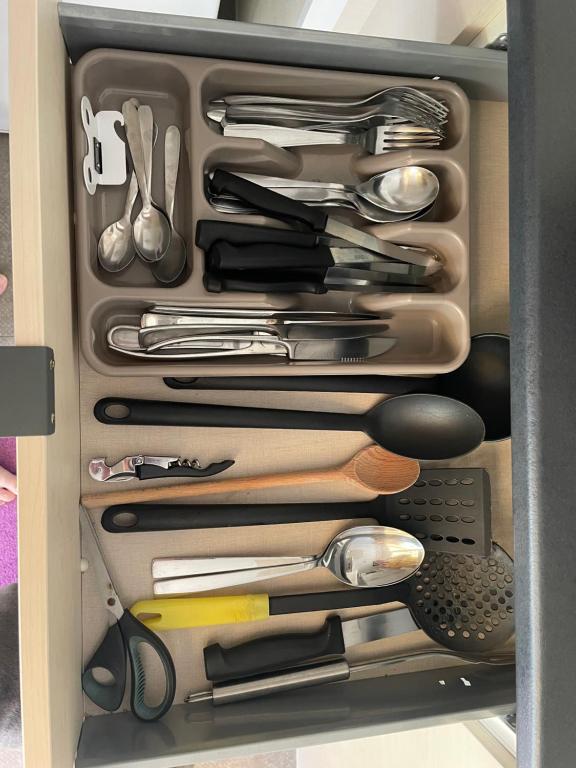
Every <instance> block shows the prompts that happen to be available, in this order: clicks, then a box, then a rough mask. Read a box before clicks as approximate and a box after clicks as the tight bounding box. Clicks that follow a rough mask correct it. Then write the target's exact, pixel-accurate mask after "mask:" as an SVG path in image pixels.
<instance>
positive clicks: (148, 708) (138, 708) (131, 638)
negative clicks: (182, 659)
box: [118, 611, 176, 722]
mask: <svg viewBox="0 0 576 768" xmlns="http://www.w3.org/2000/svg"><path fill="white" fill-rule="evenodd" d="M118 624H119V626H120V630H121V632H122V635H123V636H124V642H125V644H126V650H127V651H128V658H129V659H130V669H131V671H132V692H131V695H130V706H131V709H132V712H133V713H134V714H135V715H136V717H137V718H138V719H139V720H144V721H145V722H152V721H154V720H159V719H160V718H161V717H162V716H163V715H165V714H166V712H168V710H169V709H170V707H171V706H172V702H173V701H174V694H175V693H176V670H175V668H174V662H173V661H172V656H170V652H169V650H168V648H166V646H165V645H164V643H163V642H162V640H160V638H159V637H158V635H155V634H154V632H151V631H150V630H149V629H148V627H145V626H144V624H142V623H141V622H140V621H138V619H136V618H134V616H132V614H131V613H130V611H124V614H123V615H122V617H121V618H120V620H119V621H118ZM143 645H146V646H148V648H150V649H152V651H153V652H154V653H155V654H156V657H157V658H158V659H159V660H160V663H161V664H162V668H163V670H164V695H163V697H162V700H161V701H160V702H159V703H158V704H156V705H153V704H148V703H147V702H146V673H145V671H144V666H143V664H142V659H141V657H140V650H141V646H143Z"/></svg>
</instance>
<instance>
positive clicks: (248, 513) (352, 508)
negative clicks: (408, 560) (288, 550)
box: [101, 496, 397, 533]
mask: <svg viewBox="0 0 576 768" xmlns="http://www.w3.org/2000/svg"><path fill="white" fill-rule="evenodd" d="M353 518H370V519H374V520H376V521H377V522H378V523H380V524H381V525H385V524H389V525H391V524H392V523H393V522H397V520H396V518H394V517H393V516H392V515H390V514H388V513H387V512H386V496H379V497H377V498H376V499H374V500H373V501H356V502H348V501H346V502H340V503H332V504H312V503H311V504H244V505H240V504H201V505H200V504H198V505H189V504H117V505H115V506H113V507H108V509H105V510H104V512H103V513H102V517H101V523H102V527H103V528H104V529H105V530H106V531H108V532H109V533H140V532H143V531H184V530H196V529H199V528H228V527H240V526H247V525H283V524H286V523H311V522H322V521H328V520H349V519H353Z"/></svg>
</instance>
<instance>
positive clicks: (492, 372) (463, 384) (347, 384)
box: [164, 333, 510, 440]
mask: <svg viewBox="0 0 576 768" xmlns="http://www.w3.org/2000/svg"><path fill="white" fill-rule="evenodd" d="M164 381H165V383H166V384H167V385H168V386H169V387H171V388H172V389H193V390H204V389H211V390H268V391H286V392H357V393H366V392H368V393H372V392H373V393H379V394H387V395H404V394H408V393H411V392H420V393H424V392H434V393H437V394H439V395H445V396H446V397H453V398H454V399H455V400H460V401H461V402H463V403H466V404H467V405H469V406H470V407H471V408H473V409H474V410H475V411H476V412H477V413H479V414H480V416H481V417H482V420H483V421H484V425H485V427H486V435H485V437H484V439H485V440H502V439H504V438H507V437H510V339H509V338H508V336H505V335H503V334H500V333H483V334H480V335H478V336H473V337H472V341H471V346H470V353H469V355H468V357H467V359H466V361H465V362H464V363H463V364H462V365H461V366H460V368H458V369H457V370H455V371H452V373H446V374H443V375H440V376H434V377H431V378H427V379H423V378H418V377H408V376H406V377H404V376H370V375H367V376H235V377H229V376H222V377H206V378H196V379H189V378H167V379H164Z"/></svg>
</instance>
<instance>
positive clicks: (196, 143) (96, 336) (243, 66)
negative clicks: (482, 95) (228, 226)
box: [74, 50, 470, 376]
mask: <svg viewBox="0 0 576 768" xmlns="http://www.w3.org/2000/svg"><path fill="white" fill-rule="evenodd" d="M150 73H153V74H152V75H150ZM149 75H150V76H149ZM246 83H249V84H250V85H249V90H250V91H251V92H256V93H280V94H298V95H302V96H323V97H326V96H327V95H333V96H334V97H360V96H363V95H367V94H370V93H374V92H376V91H378V90H381V89H383V88H385V87H388V86H391V85H412V86H414V87H419V88H424V89H426V90H429V91H432V92H434V93H436V94H438V95H439V96H440V97H441V98H443V99H444V100H445V101H446V102H448V103H449V105H450V108H451V113H450V120H449V124H448V126H449V130H448V138H447V140H446V142H445V143H444V144H443V148H442V149H438V150H408V151H399V152H390V153H387V154H384V155H379V156H369V155H363V154H359V153H358V151H357V150H355V148H353V147H306V148H301V149H299V150H297V151H291V150H287V149H282V148H278V147H274V146H272V145H270V144H267V143H266V142H263V141H260V140H254V139H237V138H228V137H225V136H223V135H222V134H221V133H219V132H216V131H215V130H214V129H213V127H211V126H210V125H209V122H208V121H207V120H206V119H205V116H204V113H205V108H206V105H207V103H208V101H209V100H210V99H212V98H215V97H217V96H221V95H223V94H224V93H240V92H246V88H247V86H246ZM84 93H86V94H87V95H88V96H89V97H90V99H91V101H92V104H93V107H94V109H98V108H116V109H117V108H119V107H120V105H121V103H122V101H123V100H124V99H125V98H127V97H129V96H131V95H135V96H136V97H137V98H139V99H140V100H141V102H142V103H149V104H150V105H151V106H152V109H153V111H154V114H155V116H156V119H157V121H158V124H159V128H160V131H161V133H160V136H161V137H162V150H161V151H160V148H159V147H157V149H156V155H155V167H156V168H157V169H158V170H157V172H156V173H155V178H154V193H155V196H156V198H157V199H158V200H162V199H163V198H162V185H163V178H162V165H163V163H162V154H163V130H164V129H165V128H166V127H167V125H168V124H170V122H175V123H176V124H178V125H179V126H180V127H181V130H182V136H183V147H187V150H188V152H187V153H186V151H185V150H184V149H183V150H182V155H181V168H180V175H179V182H178V188H177V217H176V226H177V228H178V231H180V232H181V233H182V235H183V236H184V237H185V239H186V241H187V246H188V259H189V265H188V271H187V272H186V273H185V274H184V275H183V277H182V280H181V281H180V282H179V284H177V285H174V286H169V287H163V286H159V285H157V284H155V281H154V279H153V276H152V273H151V272H150V270H149V269H148V267H147V266H146V265H145V264H142V263H137V262H136V263H134V264H133V266H131V267H130V268H129V269H128V270H126V272H122V273H120V274H116V275H110V274H107V273H104V272H103V270H101V269H100V268H99V267H98V265H97V263H96V244H97V238H98V237H99V234H100V232H101V230H102V229H103V226H104V223H106V224H107V223H109V221H112V220H114V219H115V218H117V217H118V215H119V211H120V210H121V207H122V205H123V199H124V189H123V188H113V187H107V188H99V189H98V190H97V194H96V195H95V199H94V200H89V199H87V198H89V196H88V194H87V193H86V190H85V189H84V187H83V185H81V184H77V187H76V200H77V214H78V222H79V226H78V253H77V258H78V278H79V295H80V309H81V313H80V314H81V320H80V324H81V329H80V332H81V338H82V349H83V352H84V355H85V357H86V359H87V360H88V361H89V363H90V365H91V366H92V367H94V368H95V369H96V370H98V371H99V372H100V373H103V374H105V375H115V376H122V375H136V376H146V375H149V376H158V375H179V376H186V375H189V376H194V375H210V374H213V375H217V374H218V372H225V373H226V374H227V375H247V374H250V373H253V374H255V375H258V374H266V373H271V374H273V373H276V372H277V373H278V374H281V373H285V372H287V371H289V372H290V373H294V374H295V375H298V374H301V375H306V374H314V373H318V374H328V373H350V374H354V373H370V372H373V373H380V374H408V375H409V374H434V373H440V372H445V371H449V370H452V369H454V368H456V367H457V366H458V365H459V364H460V363H461V362H462V360H463V359H464V358H465V356H466V354H467V351H468V344H469V337H470V332H469V320H468V315H469V280H468V272H469V264H468V258H469V257H468V249H469V242H468V240H469V232H468V228H469V195H468V185H469V177H468V174H469V158H468V152H469V106H468V101H467V99H466V97H465V96H464V94H463V92H462V91H461V90H460V89H459V88H458V87H457V86H455V85H453V84H451V83H447V82H443V81H427V80H418V79H414V78H396V77H383V76H376V75H366V74H352V73H343V72H328V71H320V70H306V69H298V68H293V67H290V68H286V67H282V66H265V65H256V64H251V63H239V62H235V63H233V64H232V63H229V62H221V61H211V60H209V59H196V58H186V57H178V56H166V55H159V54H147V53H137V52H130V51H107V50H99V51H93V52H91V53H90V54H88V55H87V56H85V57H84V58H83V59H82V61H81V62H80V63H79V64H78V66H77V67H76V70H75V73H74V103H78V102H79V99H80V97H81V95H83V94H84ZM79 125H80V122H79V116H75V129H76V134H77V135H76V141H75V149H76V158H75V159H76V167H77V168H78V165H79V163H80V162H81V158H82V156H83V152H84V143H83V141H84V137H83V135H81V136H79V135H78V128H79ZM192 139H193V140H192ZM158 143H159V144H160V141H159V142H158ZM159 151H160V155H158V152H159ZM407 164H420V165H424V166H426V167H429V168H430V169H431V170H433V171H434V172H435V173H437V175H438V176H439V178H440V183H441V191H440V195H439V199H438V201H437V202H436V204H435V206H434V208H433V209H432V211H431V212H430V214H429V215H428V216H427V217H425V218H424V219H423V220H417V221H408V222H399V223H396V224H385V225H375V226H370V227H367V229H368V230H370V231H374V232H375V233H377V234H380V235H382V236H384V237H386V238H389V239H391V240H394V241H396V242H399V243H406V244H410V243H412V244H415V245H418V244H420V245H427V246H430V247H432V248H434V249H436V250H438V251H439V252H440V253H441V254H442V255H443V256H444V259H445V270H444V271H443V273H442V275H439V276H438V278H437V280H436V281H435V282H434V285H433V288H434V293H433V294H410V293H406V294H386V293H384V292H383V293H379V294H352V293H343V292H337V291H334V292H329V293H328V294H325V295H322V296H312V295H302V294H300V295H299V294H261V293H259V294H247V293H246V294H245V293H232V292H228V293H221V294H213V293H208V292H207V291H206V289H205V287H204V283H203V277H204V274H203V273H204V254H203V252H202V251H201V250H200V249H199V248H197V247H196V246H195V245H194V244H193V232H194V227H195V224H196V222H197V221H198V220H199V219H219V220H229V221H230V220H233V221H241V222H245V223H249V224H253V225H259V224H263V225H267V226H282V224H281V223H280V222H278V221H275V220H272V219H269V218H267V217H264V216H249V215H244V216H243V215H236V216H229V215H226V214H221V213H218V212H216V211H214V210H213V209H212V207H211V206H210V204H209V203H208V200H207V198H206V194H205V174H206V173H209V172H210V171H211V170H213V169H214V168H216V167H223V168H227V169H228V170H231V171H235V170H236V171H245V172H251V173H261V174H266V175H275V176H285V177H288V178H302V179H326V180H331V181H342V182H344V183H355V182H358V181H360V180H364V179H366V178H368V177H369V176H371V175H373V174H374V173H378V172H382V171H385V170H388V169H390V168H394V167H399V166H403V165H407ZM182 166H184V167H182ZM76 177H77V174H76ZM157 185H159V186H157ZM114 206H115V207H114ZM112 208H113V210H112ZM183 211H184V213H185V216H183V215H182V212H183ZM337 215H338V217H341V218H342V219H343V220H346V221H348V222H349V223H351V224H354V225H357V226H362V225H365V221H363V220H362V219H360V218H359V217H357V216H356V215H354V214H353V213H350V214H349V215H344V214H343V213H340V212H339V213H338V214H337ZM162 302H164V303H170V304H182V305H184V304H195V305H198V306H207V307H208V306H214V305H221V306H228V307H233V306H253V307H275V308H279V309H282V308H302V309H311V308H314V309H337V310H346V309H350V308H351V309H359V310H365V309H370V311H378V312H383V313H387V314H388V313H389V314H391V315H392V319H391V333H394V334H395V335H396V336H397V337H398V338H399V339H400V341H399V343H398V345H397V346H396V347H395V348H394V350H392V351H391V352H389V353H388V354H386V355H384V356H382V357H381V358H373V359H372V360H370V361H366V362H365V363H354V364H348V363H312V362H305V363H304V362H299V363H293V362H288V361H286V360H284V359H271V358H268V357H256V356H255V357H253V358H250V359H248V358H245V359H243V360H242V359H236V360H235V359H234V358H228V359H226V358H222V359H205V360H204V361H198V362H192V361H181V362H167V361H161V360H159V361H158V362H155V361H147V360H139V359H137V358H133V359H130V358H128V357H126V356H123V355H121V354H119V353H115V352H112V351H110V350H108V349H107V347H106V344H105V330H106V329H108V328H109V327H110V326H111V325H112V324H114V323H116V322H117V321H118V319H119V318H123V317H132V318H133V319H134V320H136V319H137V313H138V312H140V311H142V310H143V309H145V308H146V307H147V306H150V305H151V304H153V303H162Z"/></svg>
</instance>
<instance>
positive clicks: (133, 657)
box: [80, 507, 176, 722]
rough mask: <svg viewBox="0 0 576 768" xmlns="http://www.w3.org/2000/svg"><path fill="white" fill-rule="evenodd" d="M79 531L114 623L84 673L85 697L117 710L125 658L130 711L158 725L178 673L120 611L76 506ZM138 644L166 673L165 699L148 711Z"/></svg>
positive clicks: (156, 643)
mask: <svg viewBox="0 0 576 768" xmlns="http://www.w3.org/2000/svg"><path fill="white" fill-rule="evenodd" d="M80 529H81V533H82V543H83V545H84V547H85V553H86V555H87V558H88V561H89V568H90V570H91V571H92V572H93V573H94V578H95V580H97V582H98V591H99V594H100V595H101V598H102V601H103V604H104V605H105V606H106V608H107V609H108V610H109V611H110V613H111V614H112V616H113V617H114V619H115V621H114V622H113V623H112V624H110V627H109V629H108V632H107V633H106V635H105V636H104V639H103V640H102V642H101V643H100V645H99V647H98V649H97V650H96V652H95V653H94V655H93V656H92V658H91V659H90V661H89V662H88V664H87V665H86V667H85V669H84V672H83V674H82V688H83V690H84V693H85V694H86V695H87V696H88V697H89V698H90V699H91V700H92V701H93V702H94V703H95V704H97V705H98V706H99V707H102V709H105V710H107V711H108V712H114V711H115V710H116V709H119V707H120V705H121V704H122V699H123V698H124V691H125V689H126V677H127V669H126V656H128V658H129V660H130V669H131V673H132V691H131V696H130V708H131V709H132V712H133V713H134V714H135V715H136V717H137V718H139V719H140V720H144V721H147V722H151V721H153V720H158V719H159V718H161V717H162V716H163V715H165V714H166V712H168V710H169V709H170V707H171V706H172V702H173V701H174V694H175V691H176V670H175V669H174V662H173V661H172V657H171V656H170V652H169V651H168V649H167V648H166V646H165V645H164V643H163V642H162V640H160V638H159V637H158V636H157V635H155V634H154V633H153V632H151V631H150V630H149V629H148V628H147V627H145V626H144V624H142V623H141V622H140V621H138V619H136V618H134V616H132V614H131V613H130V611H128V610H125V609H124V608H123V607H122V603H121V602H120V598H119V597H118V594H117V592H116V590H115V588H114V584H113V583H112V579H111V578H110V574H109V573H108V568H107V567H106V563H105V561H104V556H103V555H102V551H101V549H100V544H99V542H98V537H97V536H96V531H95V530H94V526H93V524H92V520H91V519H90V517H89V515H88V513H87V512H86V510H85V509H84V508H83V507H80ZM142 645H147V646H148V647H149V648H151V649H152V650H153V651H154V652H155V654H156V655H157V656H158V658H159V659H160V661H161V663H162V667H163V669H164V678H165V692H164V698H163V700H162V701H161V702H160V704H157V705H156V706H151V705H149V704H147V703H146V701H145V692H146V675H145V672H144V666H143V664H142V659H141V658H140V646H142ZM95 670H105V671H107V672H108V673H109V674H110V675H111V676H112V678H113V680H112V682H111V683H110V684H107V683H102V682H99V681H98V680H97V679H96V677H95V675H94V672H95Z"/></svg>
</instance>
